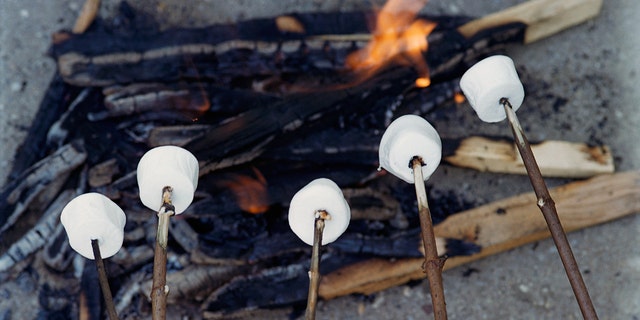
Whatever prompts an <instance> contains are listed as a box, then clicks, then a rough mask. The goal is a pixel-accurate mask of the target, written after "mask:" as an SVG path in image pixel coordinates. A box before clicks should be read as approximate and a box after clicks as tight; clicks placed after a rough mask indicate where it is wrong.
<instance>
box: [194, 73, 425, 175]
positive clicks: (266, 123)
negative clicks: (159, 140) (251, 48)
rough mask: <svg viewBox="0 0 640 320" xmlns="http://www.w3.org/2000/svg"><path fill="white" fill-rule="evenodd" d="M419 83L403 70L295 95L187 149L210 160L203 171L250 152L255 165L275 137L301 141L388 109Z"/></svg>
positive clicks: (241, 118) (213, 132) (245, 115)
mask: <svg viewBox="0 0 640 320" xmlns="http://www.w3.org/2000/svg"><path fill="white" fill-rule="evenodd" d="M413 79H415V74H414V72H413V71H412V70H410V69H406V68H398V69H395V70H392V71H389V72H388V73H385V74H383V75H382V76H380V77H376V78H374V79H372V80H370V81H367V82H365V83H363V84H361V85H358V86H355V87H351V88H345V89H338V90H330V91H327V92H314V93H309V94H300V95H296V96H292V97H289V98H286V99H285V100H283V101H282V102H280V103H276V104H274V105H270V106H265V107H261V108H257V109H252V110H249V111H247V112H244V113H241V114H239V115H238V116H237V117H234V118H232V119H230V120H229V121H227V122H225V123H223V124H221V125H220V126H217V127H215V128H213V129H212V130H211V131H209V132H207V133H206V134H205V135H203V136H202V137H199V138H197V139H195V140H194V141H192V142H191V143H189V144H187V145H186V146H185V147H186V148H187V149H189V150H191V151H192V152H193V153H194V154H195V155H196V157H198V158H199V159H207V160H205V163H204V165H203V166H202V168H201V171H202V172H203V173H207V172H211V171H214V170H218V169H220V168H221V167H222V166H223V165H224V163H223V160H224V159H228V158H230V157H233V156H234V154H236V155H243V154H246V150H251V152H252V154H250V155H249V156H247V157H245V158H244V161H249V160H252V159H254V158H255V157H257V156H258V155H259V154H261V153H262V152H263V150H262V149H264V145H265V143H269V142H271V141H272V140H274V139H287V137H289V138H290V139H292V138H300V137H301V135H302V134H308V133H310V132H313V131H314V130H323V129H324V127H326V126H327V125H330V126H335V125H339V122H340V118H341V117H342V116H343V115H345V114H346V115H349V114H354V115H357V114H360V113H359V112H367V111H371V110H381V109H382V110H384V109H385V108H386V106H387V104H386V102H388V101H387V100H386V99H385V97H396V96H397V95H398V94H400V93H401V92H403V91H404V90H406V88H407V87H410V86H412V83H413ZM382 125H383V124H380V126H381V128H382ZM227 161H228V160H227ZM235 164H237V163H235Z"/></svg>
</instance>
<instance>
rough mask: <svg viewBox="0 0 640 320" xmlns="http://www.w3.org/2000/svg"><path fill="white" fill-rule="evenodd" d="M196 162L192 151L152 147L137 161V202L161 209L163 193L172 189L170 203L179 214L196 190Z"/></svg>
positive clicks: (185, 207) (174, 147)
mask: <svg viewBox="0 0 640 320" xmlns="http://www.w3.org/2000/svg"><path fill="white" fill-rule="evenodd" d="M198 171H199V166H198V160H197V159H196V157H195V156H194V155H193V154H191V152H189V151H187V150H185V149H183V148H180V147H176V146H162V147H156V148H153V149H151V150H149V151H147V153H145V154H144V155H143V156H142V158H141V159H140V162H138V188H139V189H140V200H142V203H143V204H144V205H145V206H146V207H147V208H149V209H151V210H154V211H158V210H159V209H160V207H161V206H162V190H163V189H164V187H167V186H170V187H172V188H173V192H172V193H171V203H172V204H173V206H174V207H175V214H180V213H182V212H183V211H184V210H186V209H187V207H189V205H190V204H191V202H192V201H193V194H194V193H195V191H196V188H197V187H198Z"/></svg>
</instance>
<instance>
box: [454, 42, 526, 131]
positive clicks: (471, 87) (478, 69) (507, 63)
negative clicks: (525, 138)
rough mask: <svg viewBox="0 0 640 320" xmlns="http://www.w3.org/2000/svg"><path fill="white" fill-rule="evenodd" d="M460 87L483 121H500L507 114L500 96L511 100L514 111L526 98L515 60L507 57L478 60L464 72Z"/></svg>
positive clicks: (499, 56) (498, 56)
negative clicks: (514, 63)
mask: <svg viewBox="0 0 640 320" xmlns="http://www.w3.org/2000/svg"><path fill="white" fill-rule="evenodd" d="M460 88H461V89H462V92H464V95H465V96H466V97H467V99H468V100H469V103H470V104H471V107H473V109H474V110H475V111H476V113H477V114H478V117H479V118H480V120H482V121H484V122H498V121H502V120H504V119H505V118H506V117H507V115H506V114H505V112H504V107H503V106H502V104H500V99H502V98H507V99H509V103H511V107H512V108H513V111H516V110H518V108H520V105H521V104H522V100H524V88H523V87H522V83H521V82H520V78H518V73H517V72H516V68H515V66H514V65H513V60H511V58H509V57H507V56H501V55H497V56H492V57H489V58H486V59H484V60H482V61H480V62H478V63H476V64H475V65H474V66H473V67H471V68H469V70H467V72H465V73H464V75H462V78H461V79H460Z"/></svg>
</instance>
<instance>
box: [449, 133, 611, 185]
mask: <svg viewBox="0 0 640 320" xmlns="http://www.w3.org/2000/svg"><path fill="white" fill-rule="evenodd" d="M443 141H447V140H446V139H445V140H443ZM531 149H532V150H533V153H534V155H535V156H536V160H537V162H538V166H539V167H540V171H541V172H542V175H543V176H545V177H563V178H587V177H593V176H595V175H599V174H604V173H613V172H614V163H613V155H612V154H611V150H610V149H609V147H608V146H606V145H602V146H589V145H587V144H586V143H577V142H568V141H557V140H547V141H543V142H541V143H537V144H535V143H534V144H532V145H531ZM443 159H444V161H445V162H447V163H449V164H452V165H455V166H459V167H465V168H472V169H475V170H478V171H489V172H500V173H516V174H527V171H526V169H525V167H524V163H523V162H522V158H521V157H520V153H519V152H518V150H517V149H516V146H515V145H514V144H513V141H507V140H492V139H488V138H485V137H469V138H465V139H463V140H462V141H460V142H459V144H458V145H457V147H456V149H455V151H454V152H453V153H452V154H451V155H448V156H447V155H445V156H444V157H443Z"/></svg>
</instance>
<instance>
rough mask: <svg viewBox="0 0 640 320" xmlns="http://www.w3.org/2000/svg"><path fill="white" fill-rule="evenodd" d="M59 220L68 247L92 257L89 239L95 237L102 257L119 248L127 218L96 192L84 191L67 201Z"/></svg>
mask: <svg viewBox="0 0 640 320" xmlns="http://www.w3.org/2000/svg"><path fill="white" fill-rule="evenodd" d="M60 221H61V222H62V225H63V226H64V229H65V230H66V231H67V236H68V237H69V245H70V246H71V248H73V250H75V251H76V252H78V253H79V254H81V255H82V256H83V257H85V258H87V259H92V260H93V259H95V257H94V256H93V247H92V246H91V240H98V247H99V248H100V255H101V256H102V257H103V258H108V257H111V256H113V255H114V254H116V252H118V250H120V248H121V247H122V241H123V239H124V225H125V223H126V222H127V218H126V216H125V215H124V212H123V211H122V209H120V207H119V206H118V205H117V204H115V203H114V202H113V201H111V200H110V199H109V198H107V197H105V196H103V195H101V194H99V193H85V194H82V195H80V196H77V197H75V198H74V199H73V200H71V201H69V203H67V205H66V206H65V207H64V209H62V213H61V214H60Z"/></svg>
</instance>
